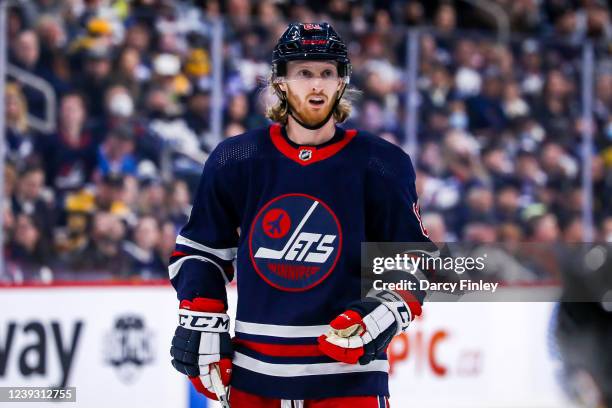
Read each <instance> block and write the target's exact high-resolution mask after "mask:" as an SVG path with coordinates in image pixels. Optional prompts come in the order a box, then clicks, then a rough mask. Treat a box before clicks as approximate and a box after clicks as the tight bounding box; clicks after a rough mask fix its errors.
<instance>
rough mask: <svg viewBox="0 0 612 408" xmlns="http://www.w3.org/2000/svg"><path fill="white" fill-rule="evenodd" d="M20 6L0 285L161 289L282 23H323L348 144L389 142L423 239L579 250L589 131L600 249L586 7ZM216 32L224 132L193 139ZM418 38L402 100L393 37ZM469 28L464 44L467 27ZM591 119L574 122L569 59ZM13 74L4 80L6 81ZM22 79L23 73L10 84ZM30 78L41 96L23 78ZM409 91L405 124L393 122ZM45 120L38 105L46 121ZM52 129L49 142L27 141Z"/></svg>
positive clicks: (252, 118)
mask: <svg viewBox="0 0 612 408" xmlns="http://www.w3.org/2000/svg"><path fill="white" fill-rule="evenodd" d="M496 3H497V4H498V5H499V6H500V9H502V10H505V13H506V15H507V16H508V18H509V22H510V28H511V30H512V36H511V37H510V38H508V39H507V41H504V42H498V41H497V40H498V36H497V34H496V32H495V28H496V26H495V24H494V23H493V22H492V21H493V20H492V19H491V16H490V14H487V13H486V12H483V11H481V10H479V9H478V8H475V7H474V6H472V5H470V4H469V3H468V2H456V3H454V2H448V1H414V0H396V1H393V0H388V1H363V2H361V1H360V2H357V1H348V0H331V1H325V2H323V1H321V2H319V1H311V2H303V1H282V0H276V1H258V2H255V1H250V0H228V1H226V2H220V1H168V0H135V1H112V0H69V1H59V0H37V1H30V2H19V3H16V4H15V5H13V6H11V7H10V8H9V13H8V27H7V29H8V32H9V36H8V38H9V44H8V45H9V63H10V64H11V67H13V68H14V69H12V70H9V74H10V76H9V83H8V84H7V87H6V92H5V94H6V95H5V101H6V145H7V152H6V161H5V197H7V199H6V200H5V201H4V212H3V217H4V235H3V236H4V237H5V239H4V257H5V260H6V271H5V275H4V276H0V281H15V282H20V281H24V280H32V279H33V280H42V281H49V280H52V279H62V278H64V279H74V278H79V279H106V278H128V279H129V278H138V279H141V278H144V279H155V278H164V277H165V276H166V265H167V260H168V258H169V255H170V254H171V252H172V250H173V248H174V240H175V237H176V233H177V230H178V229H179V228H180V227H181V226H182V225H183V224H184V223H185V222H186V220H187V217H188V215H189V212H190V203H191V199H192V196H193V191H194V188H195V185H196V184H197V179H198V177H199V174H200V171H201V168H202V165H203V163H204V161H205V160H206V158H207V155H208V153H209V152H210V151H211V150H212V149H213V148H214V146H215V144H216V143H217V142H218V140H219V137H217V136H221V137H232V136H234V135H236V134H239V133H242V132H244V131H245V130H247V129H252V128H255V127H260V126H265V125H267V123H268V122H267V120H266V119H265V117H264V115H263V111H264V106H263V103H262V99H263V98H264V97H266V95H262V92H261V90H262V88H263V85H264V84H265V81H266V79H267V78H268V76H269V69H270V67H269V63H270V54H271V50H272V48H273V46H274V44H275V42H276V40H277V38H278V37H279V36H280V34H281V33H282V32H283V31H284V29H285V27H286V24H287V22H290V21H323V20H325V21H330V22H332V23H333V24H334V26H335V27H336V28H337V30H338V31H339V32H340V34H341V35H342V37H343V38H344V39H345V41H346V42H347V43H348V45H349V52H350V56H351V59H352V62H353V77H352V78H351V84H352V86H354V87H356V88H358V89H361V90H362V91H363V93H362V96H361V98H359V99H358V100H357V101H355V110H354V114H353V115H352V117H351V119H349V121H348V123H346V125H345V126H346V127H356V128H359V129H364V130H368V131H370V132H373V133H376V134H378V135H380V137H383V138H385V139H387V140H389V141H391V142H393V143H397V144H399V145H403V144H404V143H405V142H406V136H405V135H406V129H405V123H407V122H408V121H411V120H413V121H418V131H417V132H418V133H417V134H418V142H419V150H418V153H417V154H416V155H415V157H413V158H412V159H413V162H414V165H415V168H416V170H417V189H418V191H419V193H420V204H421V208H422V209H423V213H424V217H423V222H424V224H425V226H426V227H427V228H428V229H429V231H430V233H431V236H432V239H434V240H435V241H456V240H470V241H474V242H487V243H491V242H498V241H503V242H521V241H539V242H561V241H564V242H580V241H582V240H583V232H584V225H583V224H582V220H581V218H580V214H581V209H582V207H583V205H584V203H583V200H584V196H583V194H582V188H581V177H582V161H581V158H580V154H581V153H580V152H581V150H580V149H581V141H582V135H583V133H584V132H585V131H590V132H592V134H593V138H594V142H595V143H594V146H593V164H592V169H591V172H592V173H591V174H592V178H593V188H594V195H593V196H594V201H593V208H594V216H595V231H594V232H595V239H596V240H602V241H608V242H612V211H611V210H612V208H611V205H612V204H611V200H610V198H611V197H610V196H611V191H612V148H611V147H610V146H611V145H612V59H611V58H610V55H611V53H610V50H611V49H612V48H611V47H612V24H611V21H610V8H609V6H608V5H607V3H606V2H603V1H597V0H582V1H571V0H550V1H540V0H513V1H506V0H498V1H497V2H496ZM220 16H224V24H223V28H224V38H223V48H222V58H223V61H222V64H221V66H222V69H223V72H222V78H223V84H222V85H223V101H222V106H223V114H222V133H223V134H222V135H214V134H213V129H212V125H211V108H212V104H213V99H212V98H213V97H212V88H213V72H212V65H213V63H212V55H211V48H212V43H211V35H212V34H211V33H212V30H213V22H214V21H215V20H216V19H217V18H218V17H220ZM416 26H418V27H420V28H421V30H420V32H419V38H418V43H419V58H418V64H417V65H416V66H417V69H418V75H417V78H418V79H417V81H416V83H410V84H409V83H407V80H406V78H407V76H406V69H407V66H406V59H407V58H406V29H407V28H411V27H416ZM476 29H477V30H476ZM587 40H588V41H591V42H592V43H593V44H594V47H595V66H594V75H595V87H594V111H593V114H594V116H593V117H594V121H593V122H589V123H587V122H585V121H584V120H582V119H581V114H582V111H581V108H582V107H581V88H580V78H581V64H582V48H581V47H582V45H583V44H584V43H585V41H587ZM20 73H21V74H20ZM24 74H25V75H24ZM27 74H31V75H33V76H35V77H36V78H40V79H43V80H44V81H45V82H46V83H48V84H49V85H50V87H51V89H52V93H53V95H55V98H56V100H55V102H53V101H50V100H49V99H47V98H46V97H45V95H44V94H43V93H42V92H41V90H40V89H38V88H37V87H35V86H34V84H33V83H32V81H30V80H29V78H32V76H28V75H27ZM409 87H415V88H412V89H414V90H415V91H416V93H417V95H418V118H410V117H406V116H405V112H406V111H407V109H406V94H407V90H409V89H410V88H409ZM49 104H53V107H55V108H56V111H57V113H56V115H55V116H54V117H51V118H49V117H47V115H48V112H49V108H50V106H49ZM45 120H47V121H51V123H52V125H53V128H54V129H55V130H54V131H51V132H49V131H45V130H43V129H42V128H41V126H39V125H37V123H38V124H39V123H40V122H41V121H45Z"/></svg>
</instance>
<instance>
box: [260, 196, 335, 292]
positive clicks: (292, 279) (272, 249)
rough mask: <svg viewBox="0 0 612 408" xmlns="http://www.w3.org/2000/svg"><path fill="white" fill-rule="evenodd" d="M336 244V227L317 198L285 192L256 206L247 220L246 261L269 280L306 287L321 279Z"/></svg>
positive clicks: (279, 286) (291, 288)
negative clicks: (259, 207) (250, 221)
mask: <svg viewBox="0 0 612 408" xmlns="http://www.w3.org/2000/svg"><path fill="white" fill-rule="evenodd" d="M341 250H342V230H341V228H340V223H339V222H338V218H337V217H336V215H335V214H334V212H333V211H332V210H331V208H330V207H329V206H328V205H327V204H325V203H324V202H323V201H321V200H320V199H318V198H315V197H312V196H308V195H305V194H286V195H282V196H280V197H277V198H275V199H273V200H271V201H269V202H268V203H267V204H266V205H264V206H263V207H262V209H261V210H260V211H259V213H258V214H257V216H256V217H255V219H254V220H253V224H252V226H251V231H250V234H249V251H250V256H251V263H252V264H253V267H254V269H255V271H257V273H258V274H259V276H260V277H261V278H262V279H263V280H264V281H266V282H267V283H268V284H269V285H271V286H273V287H275V288H277V289H280V290H284V291H291V292H298V291H304V290H308V289H310V288H312V287H314V286H316V285H318V284H320V283H321V282H323V281H324V280H325V279H326V278H327V277H328V276H329V274H330V273H331V272H332V271H333V269H334V267H335V266H336V262H337V261H338V258H339V256H340V252H341Z"/></svg>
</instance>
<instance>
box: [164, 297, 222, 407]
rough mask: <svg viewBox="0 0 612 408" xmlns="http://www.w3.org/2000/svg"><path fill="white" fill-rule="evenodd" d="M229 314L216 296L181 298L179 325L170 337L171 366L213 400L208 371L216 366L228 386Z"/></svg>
mask: <svg viewBox="0 0 612 408" xmlns="http://www.w3.org/2000/svg"><path fill="white" fill-rule="evenodd" d="M229 322H230V319H229V316H228V315H227V314H226V313H225V306H224V304H223V302H222V301H220V300H217V299H207V298H195V299H193V300H192V301H189V300H183V301H181V304H180V306H179V325H178V327H177V328H176V332H175V333H174V338H173V339H172V347H171V348H170V355H171V356H172V365H173V366H174V368H176V369H177V370H178V371H179V372H180V373H182V374H185V375H187V376H188V377H189V380H190V381H191V383H192V384H193V386H194V387H195V389H196V390H197V391H198V392H200V393H202V394H204V395H205V396H206V397H208V398H211V399H214V400H216V399H217V395H216V394H215V390H214V389H213V383H212V378H211V372H212V370H214V369H215V366H216V367H218V369H219V374H220V377H221V382H222V383H223V385H224V386H227V385H229V382H230V379H231V375H232V342H231V338H230V334H229Z"/></svg>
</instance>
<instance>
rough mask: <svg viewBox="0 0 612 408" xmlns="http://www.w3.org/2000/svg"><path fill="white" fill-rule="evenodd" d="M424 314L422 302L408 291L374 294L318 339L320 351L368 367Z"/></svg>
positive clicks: (338, 318)
mask: <svg viewBox="0 0 612 408" xmlns="http://www.w3.org/2000/svg"><path fill="white" fill-rule="evenodd" d="M420 314H421V305H420V303H419V302H418V301H417V300H416V299H415V298H414V297H412V296H411V295H410V293H408V292H401V293H398V292H393V291H387V290H381V291H372V292H370V293H368V297H366V298H365V299H362V300H360V301H357V302H353V303H351V304H350V305H349V306H348V307H347V310H346V311H345V312H344V313H342V314H340V315H339V316H338V317H336V318H335V319H334V320H332V322H331V323H330V327H331V328H330V330H329V332H328V333H327V334H324V335H322V336H320V337H319V339H318V342H319V350H321V351H322V352H323V353H324V354H326V355H327V356H329V357H331V358H333V359H334V360H337V361H341V362H344V363H349V364H356V363H359V364H362V365H364V364H368V363H369V362H370V361H372V360H374V359H375V358H376V356H378V355H379V354H381V353H383V352H385V351H386V349H387V346H389V343H391V339H392V338H393V336H395V335H396V334H399V333H400V332H401V331H404V330H406V329H407V328H408V325H409V324H410V322H411V321H412V319H413V318H414V317H416V316H419V315H420Z"/></svg>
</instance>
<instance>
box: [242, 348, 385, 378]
mask: <svg viewBox="0 0 612 408" xmlns="http://www.w3.org/2000/svg"><path fill="white" fill-rule="evenodd" d="M232 363H233V364H234V365H236V366H238V367H242V368H244V369H247V370H250V371H254V372H256V373H260V374H265V375H272V376H275V377H304V376H308V375H330V374H346V373H363V372H372V371H382V372H385V373H386V372H388V371H389V362H388V361H387V360H374V361H372V362H370V363H369V364H366V365H361V364H346V363H317V364H272V363H266V362H263V361H259V360H257V359H254V358H252V357H249V356H246V355H244V354H242V353H238V352H235V353H234V359H233V360H232Z"/></svg>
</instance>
